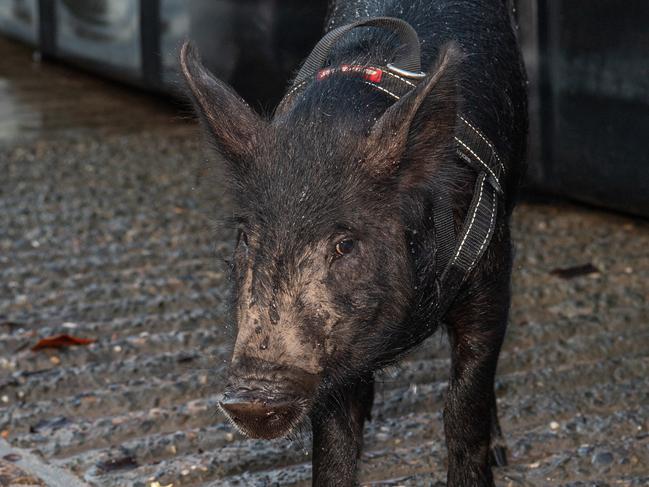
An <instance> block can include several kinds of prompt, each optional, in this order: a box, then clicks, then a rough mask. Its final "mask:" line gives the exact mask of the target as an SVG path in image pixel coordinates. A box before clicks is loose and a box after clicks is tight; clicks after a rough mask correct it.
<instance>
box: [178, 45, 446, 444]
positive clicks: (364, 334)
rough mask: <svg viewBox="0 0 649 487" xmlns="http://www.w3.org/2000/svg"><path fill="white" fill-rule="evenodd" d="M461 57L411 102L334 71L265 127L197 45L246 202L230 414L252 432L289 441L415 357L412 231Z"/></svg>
mask: <svg viewBox="0 0 649 487" xmlns="http://www.w3.org/2000/svg"><path fill="white" fill-rule="evenodd" d="M458 54H459V53H458V51H457V49H456V48H454V47H448V48H446V49H443V50H442V52H441V53H440V57H439V61H438V62H437V64H436V66H435V67H434V68H432V69H431V71H430V74H429V75H428V76H427V77H426V78H425V79H424V80H423V81H422V82H421V83H420V84H419V85H418V87H417V88H416V89H414V90H412V91H411V92H409V93H408V94H407V95H405V96H403V97H402V98H401V99H400V100H398V101H397V102H396V103H393V104H392V103H391V101H390V100H388V99H386V97H385V96H384V95H383V94H381V93H379V92H378V90H371V89H367V87H366V86H364V85H363V83H362V82H359V80H354V79H344V78H343V77H342V76H340V77H337V76H332V77H331V79H327V80H323V81H319V82H317V83H314V84H312V85H311V86H310V87H308V88H306V91H305V92H304V93H303V94H302V95H301V96H300V97H299V98H298V99H297V100H295V101H294V102H292V103H291V104H290V106H288V107H287V108H285V109H284V110H283V111H282V113H278V114H276V115H275V117H274V118H273V119H272V120H264V119H263V118H261V117H260V116H258V115H257V114H256V113H255V112H253V111H252V110H251V109H250V108H249V107H248V106H247V105H246V104H245V103H244V102H243V101H242V100H241V98H239V97H238V96H237V95H236V94H235V93H234V92H233V91H232V90H231V89H230V88H228V87H227V86H226V85H224V84H223V83H222V82H220V81H219V80H217V79H215V78H214V77H213V76H212V75H211V74H210V73H209V72H208V71H207V70H206V69H205V68H204V67H203V66H202V65H201V64H200V61H199V59H198V58H197V56H196V55H195V54H194V52H193V50H192V48H191V47H190V46H188V45H185V46H184V47H183V49H182V53H181V67H182V71H183V74H184V76H185V78H186V81H187V84H188V86H189V89H190V92H191V95H192V97H193V100H194V102H195V105H196V109H197V112H198V114H199V116H200V118H201V119H202V121H203V124H204V126H205V127H206V129H207V131H208V134H209V137H210V139H211V141H212V143H213V145H214V147H215V149H216V150H217V152H218V153H219V154H220V155H221V157H222V159H223V160H224V163H225V164H226V169H227V171H226V174H227V175H228V181H229V188H230V190H231V191H232V194H233V197H234V200H235V202H236V215H237V217H236V218H237V221H238V225H239V230H238V237H237V242H236V247H235V250H234V257H233V276H232V282H233V287H234V289H233V306H232V314H233V321H234V322H235V323H236V325H237V329H238V334H237V338H236V343H235V346H234V353H233V357H232V363H231V370H230V377H229V384H228V386H227V388H226V391H225V394H224V399H223V401H222V404H221V406H222V408H223V410H224V411H225V413H226V414H227V415H228V416H229V417H230V419H231V420H232V421H233V422H234V423H235V424H236V425H237V427H238V428H239V429H240V430H241V431H242V432H244V433H245V434H247V435H249V436H252V437H258V438H274V437H278V436H282V435H285V434H286V433H288V432H289V431H290V430H291V428H292V427H294V426H295V425H296V424H297V423H298V422H300V420H301V419H302V418H303V417H305V416H306V415H308V414H309V411H310V409H311V408H312V406H313V405H314V403H315V402H317V401H318V400H319V398H321V397H322V395H324V394H328V393H330V392H331V391H332V390H335V389H336V388H338V387H341V386H345V385H349V384H352V383H353V382H354V381H355V380H359V379H360V378H362V377H366V376H367V374H369V373H371V371H373V370H374V369H375V368H377V367H380V366H382V365H384V364H385V363H387V361H389V359H390V358H393V357H394V356H396V355H397V354H398V353H399V352H401V351H403V348H404V343H406V342H407V340H408V334H409V333H411V330H408V326H407V325H406V323H405V321H406V320H407V318H408V313H409V309H410V308H411V306H412V303H413V296H414V294H415V292H416V291H415V288H416V276H415V271H414V267H415V266H414V265H413V256H412V252H411V250H412V249H411V248H410V241H411V240H412V235H411V234H410V233H409V232H411V230H412V229H413V228H416V227H417V225H418V224H419V222H417V221H416V220H417V219H418V218H421V219H424V218H428V215H424V214H423V213H424V212H423V210H422V208H420V207H419V206H421V205H419V206H418V203H417V202H418V201H419V200H420V199H421V198H418V195H419V194H420V192H421V191H422V190H424V189H425V188H426V187H427V186H429V185H430V184H434V183H432V182H431V181H432V180H434V179H435V175H436V170H437V167H438V165H439V163H440V162H441V160H442V159H444V158H447V157H448V154H449V152H450V150H451V149H450V148H451V147H452V145H451V141H452V135H453V128H454V122H455V111H456V89H455V86H456V82H455V76H454V71H455V70H454V66H455V65H456V64H457V62H456V60H457V59H456V57H457V56H458ZM432 251H433V249H431V252H432Z"/></svg>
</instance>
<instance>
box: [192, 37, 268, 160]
mask: <svg viewBox="0 0 649 487" xmlns="http://www.w3.org/2000/svg"><path fill="white" fill-rule="evenodd" d="M180 68H181V70H182V73H183V76H184V77H185V81H186V82H187V86H188V87H189V90H190V92H191V97H192V99H193V101H194V105H195V106H196V111H197V112H198V115H199V116H200V118H201V120H202V121H203V123H204V124H205V126H206V127H207V129H208V131H209V133H210V135H211V136H212V138H213V142H214V143H215V145H216V148H217V150H218V151H219V152H220V153H221V154H222V155H223V156H224V157H226V158H227V159H228V160H229V161H230V162H232V163H235V164H236V163H237V162H239V161H241V160H247V159H249V158H250V157H251V156H252V154H253V151H254V148H255V146H256V145H257V144H258V142H259V138H260V137H262V134H263V133H264V132H265V131H266V130H267V127H268V124H267V123H266V122H264V121H263V120H262V119H261V117H260V116H259V115H257V114H256V113H255V112H254V111H253V110H252V109H251V108H250V107H249V106H248V105H247V104H246V102H245V101H243V99H242V98H241V97H240V96H239V95H237V94H236V93H235V92H234V90H232V89H231V88H230V87H229V86H227V85H226V84H225V83H223V82H222V81H219V80H218V79H217V78H215V77H214V76H213V75H212V73H210V72H209V71H208V70H207V69H206V68H205V66H203V64H202V63H201V61H200V58H199V56H198V54H197V52H196V49H195V48H194V46H192V45H191V43H190V42H188V41H186V42H185V43H184V44H183V46H182V48H181V50H180Z"/></svg>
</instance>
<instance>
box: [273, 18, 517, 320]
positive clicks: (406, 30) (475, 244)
mask: <svg viewBox="0 0 649 487" xmlns="http://www.w3.org/2000/svg"><path fill="white" fill-rule="evenodd" d="M404 24H405V22H404V21H403V20H400V19H390V18H387V17H380V18H375V19H365V20H362V21H358V22H355V23H354V24H349V25H347V26H342V27H339V28H338V29H334V30H333V31H331V32H329V33H328V34H327V35H325V37H324V38H323V39H322V40H321V41H320V42H319V43H318V45H317V46H316V47H315V49H314V50H313V52H312V53H311V55H310V56H309V57H308V58H307V62H305V64H304V66H303V67H302V69H301V70H300V72H299V74H298V76H297V78H296V80H295V82H294V85H293V87H292V88H291V89H290V90H289V91H288V93H287V94H286V96H285V97H284V99H283V100H282V102H281V103H280V105H279V106H278V109H277V110H278V112H282V111H283V109H284V107H285V106H286V105H288V104H289V102H290V100H292V99H293V98H294V97H295V96H297V95H298V94H299V93H300V92H301V91H302V90H303V89H304V87H305V86H306V85H307V84H309V83H312V82H313V81H314V80H316V81H319V80H322V79H325V78H328V77H329V76H332V75H334V74H339V75H346V76H352V77H356V78H358V79H359V80H360V81H362V82H363V83H365V84H367V85H369V86H371V87H373V88H374V89H376V90H377V91H379V92H381V93H383V94H385V95H387V96H389V97H391V98H393V99H394V100H399V99H400V98H401V97H402V96H404V95H405V94H406V93H408V92H409V91H411V90H412V89H413V88H415V87H416V86H417V84H418V83H419V81H420V80H421V78H422V75H421V74H422V73H420V72H419V64H418V63H417V62H416V60H413V58H414V57H416V56H418V53H419V39H418V38H417V35H416V33H415V32H414V29H412V28H411V27H410V26H409V25H407V24H406V25H405V26H404ZM359 26H376V27H383V28H386V29H389V28H391V29H393V30H395V32H397V33H399V34H400V36H401V37H402V38H403V39H405V40H407V41H408V42H407V44H408V45H406V49H405V52H407V53H408V56H406V57H405V59H402V60H401V62H397V61H395V62H394V63H391V64H388V65H387V66H361V65H349V64H345V65H341V66H334V67H327V68H324V69H323V68H322V66H323V64H324V63H325V61H326V59H327V56H328V54H329V51H330V49H331V48H332V46H333V44H334V42H335V41H336V40H338V39H339V38H340V37H341V36H342V35H343V34H345V33H346V32H349V31H350V30H351V29H353V28H355V27H359ZM415 43H416V46H415V45H414V44H415ZM415 54H416V55H415ZM399 66H401V67H399ZM403 66H407V67H408V68H410V69H404V67H403ZM413 66H414V68H411V67H413ZM454 139H455V143H456V153H457V155H458V158H459V159H460V160H461V161H463V162H464V163H466V164H468V165H469V166H471V167H472V168H474V169H475V171H476V172H477V177H476V181H475V186H474V190H473V198H472V200H471V205H470V207H469V210H468V212H467V215H466V217H465V220H464V223H463V224H462V228H461V229H460V232H459V235H458V236H457V238H456V236H455V223H454V217H453V209H452V206H451V200H450V195H448V194H437V195H435V197H434V202H433V212H434V215H433V222H434V228H435V240H436V242H437V250H436V255H435V264H436V282H437V286H436V289H437V294H438V295H437V303H436V313H435V314H436V319H437V320H439V321H441V320H443V318H444V316H445V315H446V313H447V312H448V310H449V308H450V307H451V305H452V304H453V301H454V300H455V298H456V296H457V294H458V292H459V290H460V288H461V287H462V284H463V283H464V282H465V280H466V278H467V277H468V276H469V274H470V273H471V271H472V270H473V269H474V268H475V266H476V265H477V263H478V262H479V261H480V258H481V257H482V256H483V254H484V252H485V251H486V249H487V248H488V247H489V243H490V241H491V237H492V236H493V232H494V229H495V227H496V219H497V214H498V196H499V195H502V194H503V188H502V178H503V177H504V175H505V165H504V163H503V161H502V160H501V158H500V156H499V155H498V153H497V151H496V149H495V146H494V145H493V144H492V143H491V141H490V140H489V139H488V138H487V137H486V136H485V135H484V134H483V133H482V131H480V130H479V129H478V128H477V126H476V124H475V123H473V122H472V121H470V120H469V119H468V117H466V116H465V115H462V114H458V115H457V121H456V127H455V135H454Z"/></svg>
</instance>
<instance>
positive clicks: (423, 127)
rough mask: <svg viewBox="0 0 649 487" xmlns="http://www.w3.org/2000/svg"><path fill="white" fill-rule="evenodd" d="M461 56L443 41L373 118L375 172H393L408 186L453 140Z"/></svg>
mask: <svg viewBox="0 0 649 487" xmlns="http://www.w3.org/2000/svg"><path fill="white" fill-rule="evenodd" d="M462 57H463V56H462V52H461V50H460V48H459V47H458V45H457V44H455V43H453V42H451V43H448V44H446V45H445V46H443V47H442V48H441V50H440V54H439V57H438V60H437V63H436V64H435V66H434V67H433V68H432V69H431V71H430V73H429V74H428V75H427V76H426V77H425V78H424V79H423V80H421V81H420V83H419V84H418V85H417V87H416V88H415V89H413V90H412V91H410V92H408V93H407V94H406V95H404V96H403V97H401V99H399V100H398V101H397V102H396V103H394V104H393V105H392V106H391V107H390V108H388V109H387V110H386V111H385V113H384V114H383V115H382V116H381V117H380V118H379V119H378V120H377V122H376V123H375V124H374V126H373V127H372V130H371V132H370V136H369V140H368V144H369V145H368V151H369V153H370V154H369V157H368V163H369V164H370V165H371V166H372V167H371V168H370V170H371V171H372V172H374V173H375V174H376V175H377V176H379V177H381V176H393V175H397V176H398V177H399V180H400V186H402V187H404V188H412V187H415V186H419V185H422V184H425V182H426V181H428V180H429V179H430V177H431V176H432V175H433V174H434V173H435V172H436V171H437V169H438V164H437V163H438V162H439V160H440V159H441V158H442V157H444V155H445V154H448V152H449V149H450V148H451V147H452V143H453V134H454V131H455V120H456V113H457V107H458V97H459V93H458V87H457V71H458V69H457V68H458V66H459V64H460V62H461V60H462ZM369 161H371V162H369Z"/></svg>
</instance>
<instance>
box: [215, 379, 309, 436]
mask: <svg viewBox="0 0 649 487" xmlns="http://www.w3.org/2000/svg"><path fill="white" fill-rule="evenodd" d="M318 382H319V380H318V378H317V377H316V376H312V375H311V374H307V375H304V374H299V376H298V377H296V376H295V374H292V377H291V378H290V379H283V380H278V379H277V377H276V376H275V377H273V379H272V380H267V379H260V378H258V377H255V378H250V377H247V378H238V377H232V380H231V382H230V384H229V385H228V387H227V389H226V391H225V393H224V394H223V398H222V400H221V401H220V402H219V406H220V407H221V410H222V411H223V412H224V413H225V415H226V416H227V417H228V419H229V420H230V421H231V422H232V423H233V424H234V426H235V427H236V428H237V429H238V430H239V431H240V432H241V433H243V434H244V435H246V436H248V437H250V438H260V439H272V438H279V437H282V436H286V435H287V434H289V433H290V432H291V431H292V430H293V429H294V428H295V427H296V426H298V425H299V424H300V423H301V422H302V421H303V420H304V418H305V417H306V415H307V413H308V412H309V409H310V404H311V400H310V399H308V398H310V397H313V395H314V393H315V389H316V387H317V383H318Z"/></svg>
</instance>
